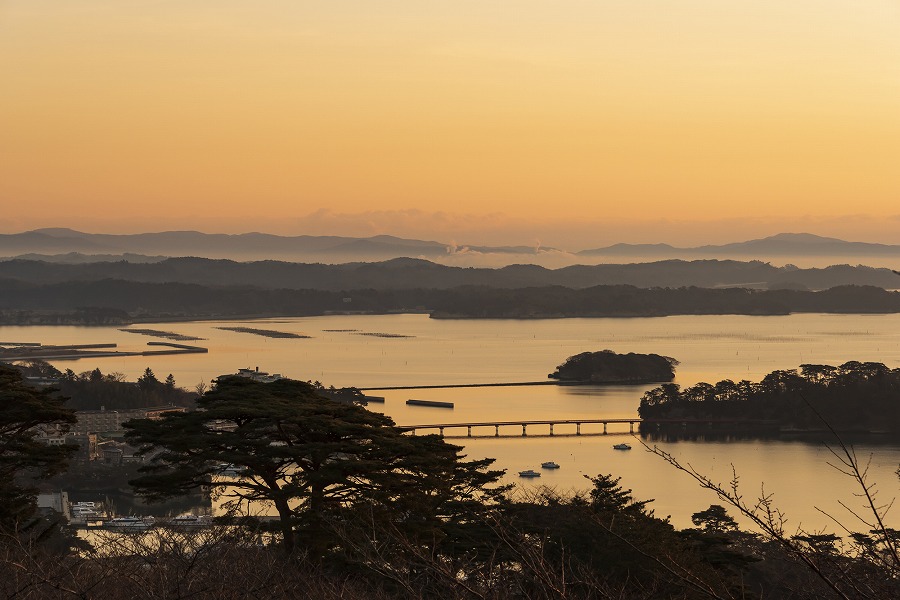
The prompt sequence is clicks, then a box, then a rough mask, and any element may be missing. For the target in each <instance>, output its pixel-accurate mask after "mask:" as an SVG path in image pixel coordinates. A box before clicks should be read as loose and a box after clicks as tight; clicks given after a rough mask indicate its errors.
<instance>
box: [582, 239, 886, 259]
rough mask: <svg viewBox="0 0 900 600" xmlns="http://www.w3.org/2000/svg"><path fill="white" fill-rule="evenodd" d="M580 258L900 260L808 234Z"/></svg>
mask: <svg viewBox="0 0 900 600" xmlns="http://www.w3.org/2000/svg"><path fill="white" fill-rule="evenodd" d="M577 254H578V255H579V256H616V255H619V256H676V255H680V254H685V255H708V256H735V255H738V256H757V255H759V256H882V255H897V256H898V257H900V245H891V244H877V243H870V242H848V241H845V240H840V239H837V238H830V237H823V236H819V235H814V234H811V233H779V234H777V235H772V236H769V237H765V238H761V239H756V240H748V241H745V242H733V243H730V244H721V245H710V244H708V245H704V246H694V247H676V246H671V245H669V244H613V245H611V246H605V247H602V248H593V249H590V250H582V251H580V252H578V253H577Z"/></svg>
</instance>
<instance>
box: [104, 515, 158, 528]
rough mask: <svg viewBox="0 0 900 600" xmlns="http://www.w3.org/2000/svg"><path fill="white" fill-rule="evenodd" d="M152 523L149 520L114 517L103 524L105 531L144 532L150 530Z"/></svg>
mask: <svg viewBox="0 0 900 600" xmlns="http://www.w3.org/2000/svg"><path fill="white" fill-rule="evenodd" d="M151 525H153V521H152V520H150V519H142V518H140V517H116V518H115V519H110V520H109V521H107V522H106V523H104V524H103V527H104V528H105V529H114V530H116V531H144V530H145V529H150V526H151Z"/></svg>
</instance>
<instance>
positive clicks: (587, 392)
mask: <svg viewBox="0 0 900 600" xmlns="http://www.w3.org/2000/svg"><path fill="white" fill-rule="evenodd" d="M242 325H246V326H250V327H257V328H263V329H275V330H279V331H288V332H294V333H301V334H305V335H310V336H312V338H311V339H276V338H265V337H260V336H256V335H251V334H246V333H236V332H231V331H223V330H220V329H216V327H222V326H242ZM141 327H147V328H153V329H161V330H166V331H173V332H177V333H181V334H185V335H194V336H197V337H202V338H206V341H203V342H197V344H199V345H204V346H206V347H208V348H209V350H210V351H209V354H193V355H176V356H157V357H121V358H102V359H82V360H77V361H55V362H54V365H55V366H57V367H58V368H60V369H66V368H71V369H72V370H74V371H76V372H81V371H86V370H91V369H93V368H95V367H99V368H100V369H101V370H102V371H104V372H112V371H119V372H122V373H124V374H126V375H127V376H128V378H129V379H134V378H136V377H137V376H139V375H140V374H141V373H142V372H143V370H144V368H146V367H148V366H149V367H150V368H152V369H153V371H154V372H155V373H156V374H157V376H158V377H160V378H161V379H162V378H164V377H165V376H166V375H167V374H169V373H172V374H173V375H174V376H175V379H176V381H177V383H178V384H179V385H181V386H184V387H193V386H194V385H195V384H197V383H199V382H201V381H203V382H207V383H208V382H209V381H210V380H211V379H213V378H215V377H216V376H218V375H221V374H225V373H234V372H235V371H236V370H237V369H238V368H241V367H257V366H258V367H259V368H260V369H261V370H264V371H269V372H278V373H281V374H283V375H285V376H288V377H292V378H295V379H304V380H305V379H311V380H319V381H321V382H323V383H325V384H326V385H335V386H345V385H354V386H358V387H362V388H366V387H376V386H391V385H434V384H454V383H493V382H507V381H541V380H545V379H546V376H547V373H550V372H551V371H553V370H554V368H555V366H556V365H558V364H560V363H562V362H563V361H564V360H565V359H566V357H568V356H570V355H572V354H576V353H578V352H584V351H590V350H602V349H605V348H609V349H611V350H615V351H616V352H654V353H657V354H663V355H667V356H672V357H674V358H676V359H678V360H679V361H680V362H681V364H680V365H679V367H678V370H677V379H676V382H677V383H680V384H681V385H691V384H694V383H696V382H698V381H710V382H715V381H718V380H720V379H724V378H729V379H734V380H739V379H749V380H751V381H758V380H759V379H761V378H762V377H763V376H765V375H766V374H767V373H768V372H770V371H772V370H774V369H783V368H794V367H797V366H799V365H800V364H801V363H822V364H832V365H838V364H841V363H843V362H846V361H848V360H860V361H878V362H883V363H885V364H887V365H888V366H889V367H897V366H900V316H897V315H864V316H860V315H791V316H784V317H747V316H702V317H692V316H681V317H665V318H652V319H649V318H648V319H558V320H556V319H554V320H534V321H511V320H489V321H466V320H460V321H456V320H454V321H442V320H433V319H429V318H428V317H427V316H425V315H385V316H370V315H366V316H343V315H340V316H328V317H314V318H283V319H267V320H258V321H228V322H224V321H223V322H212V321H205V322H189V323H159V324H146V325H141ZM348 330H353V331H348ZM363 333H369V334H372V333H383V334H392V335H400V336H409V337H377V336H372V335H360V334H363ZM153 339H155V338H149V337H144V336H138V335H134V334H127V333H123V332H120V331H118V330H116V329H115V328H86V327H0V340H2V341H4V342H40V343H43V344H74V343H80V344H86V343H116V344H118V346H119V350H139V349H146V346H145V344H146V342H147V341H150V340H153ZM650 387H652V386H591V387H566V386H561V387H555V386H535V387H498V388H462V389H460V388H457V389H438V390H397V391H385V392H373V394H377V395H382V396H384V397H385V399H386V401H385V403H384V404H383V405H378V404H373V405H371V406H370V408H371V409H372V410H376V411H383V412H385V413H386V414H388V415H389V416H391V417H392V418H393V419H394V420H395V421H396V422H397V423H399V424H405V425H409V424H423V423H437V422H447V423H452V422H467V421H490V420H501V419H505V420H532V419H547V418H556V419H563V418H576V417H581V418H601V417H610V418H613V417H632V416H635V415H636V410H637V406H638V402H639V400H640V397H641V395H642V394H643V392H644V391H645V390H646V389H649V388H650ZM409 398H416V399H426V400H444V401H450V402H454V403H455V407H454V408H453V409H452V410H451V409H435V408H424V407H409V406H406V404H405V401H406V400H407V399H409ZM851 401H852V400H851ZM599 430H600V429H599V426H595V429H590V428H587V427H585V428H583V429H582V431H583V432H591V433H597V432H599ZM627 430H628V428H627V425H626V426H625V427H624V428H621V427H619V428H618V429H614V428H613V427H612V426H611V427H610V432H611V434H610V435H607V436H602V435H582V436H577V437H576V436H574V435H566V434H571V433H574V427H572V428H571V429H566V428H565V427H563V426H557V427H556V433H557V434H558V435H556V436H554V437H548V436H546V435H540V434H546V433H548V432H547V429H546V428H529V437H528V438H527V439H522V438H521V437H515V436H513V435H512V434H515V433H517V431H516V429H514V428H508V429H507V430H504V431H503V433H504V434H509V435H511V437H501V438H494V437H493V428H491V429H490V430H487V429H485V430H483V431H478V430H476V431H475V434H476V435H484V436H485V437H475V438H472V439H467V438H455V439H453V440H451V441H453V442H454V443H458V444H461V445H464V446H465V447H466V452H467V453H468V454H469V455H470V456H471V457H473V458H474V457H483V456H491V457H494V458H496V459H497V463H496V466H497V467H499V468H504V469H508V472H509V473H510V475H508V477H507V479H508V480H509V481H510V482H514V483H517V484H519V485H523V486H532V485H550V486H554V487H557V488H558V489H560V490H568V489H586V488H587V487H588V485H589V484H588V482H587V481H586V480H585V479H584V477H583V475H596V474H598V473H612V474H615V475H617V476H621V477H622V483H623V484H624V485H625V486H626V487H630V488H632V489H633V490H634V494H635V496H636V497H638V498H642V499H643V498H656V502H654V504H653V506H654V507H655V508H656V511H657V514H660V515H671V516H672V520H673V522H674V523H675V524H676V525H679V526H687V525H689V524H690V515H691V513H693V512H696V511H698V510H702V509H704V508H706V507H707V506H708V505H709V504H711V503H715V502H717V499H716V497H715V496H714V495H713V494H712V493H710V492H706V491H704V490H701V489H699V488H698V486H697V485H696V483H695V482H693V481H692V480H691V479H690V478H688V477H687V476H686V475H684V474H683V473H679V472H678V471H676V470H675V469H673V468H672V467H670V466H669V465H667V464H665V463H664V462H663V461H662V460H661V459H660V458H658V457H656V456H654V455H652V454H650V453H648V452H646V451H645V450H644V449H643V448H642V447H641V446H640V444H639V443H638V442H637V440H632V439H631V437H629V435H628V433H627ZM463 431H464V430H463ZM518 432H519V433H520V432H521V429H519V430H518ZM559 434H563V435H559ZM619 441H628V442H629V443H631V445H632V446H633V447H634V449H633V450H631V451H616V450H613V449H612V444H614V443H616V442H619ZM659 446H660V447H662V448H664V449H665V450H666V451H668V452H670V453H672V454H673V455H675V456H676V457H677V458H678V459H679V460H680V461H682V462H684V463H690V464H691V465H693V466H694V467H696V468H697V469H698V470H700V471H702V472H704V473H706V474H708V475H709V476H710V477H712V478H713V479H715V480H717V481H722V482H726V483H727V482H728V481H730V480H731V478H732V465H733V467H734V469H735V470H736V471H737V473H738V475H739V476H740V483H741V489H742V491H743V493H744V495H745V496H746V497H748V498H752V497H755V496H756V495H758V494H759V493H760V491H761V489H764V490H765V492H766V493H773V494H774V498H775V502H776V504H777V505H778V506H779V507H780V508H781V509H782V510H783V511H784V512H786V513H787V516H788V518H789V523H788V525H789V527H790V528H795V527H798V526H802V527H804V528H805V529H807V530H817V529H821V528H827V529H831V530H835V529H837V528H836V527H835V526H834V525H833V524H832V523H831V522H830V520H829V519H828V518H827V517H825V516H824V515H823V514H822V513H821V512H820V511H819V510H817V508H818V509H821V510H824V511H826V512H829V513H831V514H833V515H834V516H837V517H839V518H841V520H843V521H845V522H846V524H847V525H848V526H851V528H852V527H857V525H856V524H854V523H852V521H851V520H850V519H849V515H848V513H846V511H843V509H841V508H840V505H839V503H838V501H839V500H842V501H844V502H845V503H847V504H849V505H850V506H853V507H859V505H860V501H859V499H857V498H855V497H854V496H853V492H854V491H855V489H854V488H853V485H852V482H851V481H850V480H849V479H847V478H846V477H845V476H843V475H841V474H839V473H838V472H837V471H836V470H834V469H833V468H831V467H829V466H828V464H827V462H828V461H829V459H830V458H831V457H830V454H829V453H828V450H827V449H826V448H825V446H824V445H823V444H822V443H821V442H817V441H809V440H807V441H794V440H752V441H747V440H740V441H679V442H672V443H659ZM856 450H857V452H858V454H859V455H860V456H861V457H862V458H864V459H866V460H868V459H869V458H870V457H871V465H870V468H869V476H870V478H871V480H872V481H877V482H878V485H879V487H878V489H879V490H880V496H879V500H880V501H882V502H885V503H886V502H888V501H889V500H890V499H891V498H893V497H894V496H895V495H897V493H898V491H900V485H898V479H897V476H896V475H895V474H894V471H895V470H896V469H897V467H898V464H900V444H897V443H893V442H891V443H881V442H878V441H877V440H862V441H857V445H856ZM547 460H555V461H556V462H558V463H559V464H560V465H561V468H560V469H559V470H557V471H544V472H543V476H542V477H541V478H540V479H536V480H532V481H530V482H526V481H524V480H521V479H519V478H518V477H516V476H515V473H516V472H517V471H519V470H522V469H526V468H538V467H539V464H540V463H541V462H543V461H547ZM832 462H833V460H832ZM889 521H890V522H891V523H892V524H893V525H894V526H895V527H897V526H898V525H900V518H897V519H889Z"/></svg>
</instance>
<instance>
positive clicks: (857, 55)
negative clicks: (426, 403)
mask: <svg viewBox="0 0 900 600" xmlns="http://www.w3.org/2000/svg"><path fill="white" fill-rule="evenodd" d="M898 31H900V4H898V3H897V2H896V1H893V0H882V1H872V0H856V1H838V0H815V1H812V0H793V1H791V2H784V1H783V0H780V1H772V0H752V1H751V0H729V1H728V2H722V1H721V0H681V1H678V0H641V1H636V0H618V1H603V0H582V1H565V0H561V1H559V2H548V1H535V0H520V1H517V2H510V1H509V0H503V1H497V0H477V1H466V0H454V1H436V2H422V1H421V0H418V1H412V0H396V1H391V0H384V1H380V2H371V1H366V2H362V1H355V0H354V1H334V2H302V1H300V2H298V1H296V0H294V1H289V0H256V1H254V2H248V1H246V0H245V1H241V2H238V1H235V0H216V2H209V1H205V2H201V1H198V0H177V1H176V0H169V1H167V0H66V1H65V2H63V1H60V0H55V1H51V0H21V1H16V0H12V1H10V0H6V1H4V0H0V81H2V87H0V92H2V93H0V206H2V217H0V231H3V232H12V231H21V230H23V229H31V228H36V227H44V226H71V227H74V228H77V229H82V230H86V231H105V232H113V231H128V232H132V231H148V230H161V229H200V230H204V231H229V232H231V231H246V230H262V231H271V232H275V233H285V234H304V233H306V234H316V233H348V234H353V235H359V234H365V233H394V234H397V235H407V236H416V237H424V238H431V239H434V238H439V239H442V240H448V239H458V240H460V241H465V242H468V243H472V242H489V241H492V240H498V241H502V242H506V243H510V242H513V241H516V240H517V241H518V242H520V243H528V244H530V243H532V242H533V241H534V240H535V239H541V240H543V241H544V243H554V244H560V243H561V242H563V241H565V242H568V243H569V244H570V245H575V246H580V247H591V246H596V245H601V244H605V243H608V242H615V241H656V240H659V241H669V242H681V241H683V240H682V239H681V238H690V239H693V240H694V241H698V242H707V241H710V242H716V241H732V240H736V239H744V238H746V237H753V236H758V235H766V234H770V233H776V232H778V231H801V230H805V231H811V232H814V233H822V234H827V235H836V236H839V237H845V238H853V239H871V240H873V241H885V242H894V243H896V242H900V227H896V225H898V224H900V217H898V215H900V202H898V200H900V169H898V166H897V165H898V164H900V35H898V34H897V32H898ZM700 235H705V236H706V238H704V239H697V236H700ZM488 238H490V239H488Z"/></svg>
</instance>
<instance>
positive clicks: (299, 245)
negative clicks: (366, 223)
mask: <svg viewBox="0 0 900 600" xmlns="http://www.w3.org/2000/svg"><path fill="white" fill-rule="evenodd" d="M461 251H462V252H472V253H480V254H500V255H528V254H534V253H535V249H533V248H529V247H527V246H489V247H488V246H466V247H463V248H458V247H456V246H455V245H452V244H445V243H441V242H434V241H427V240H411V239H404V238H399V237H394V236H390V235H377V236H373V237H367V238H356V237H342V236H315V235H300V236H280V235H271V234H267V233H242V234H234V235H231V234H221V233H201V232H198V231H165V232H160V233H139V234H122V235H115V234H96V233H82V232H80V231H74V230H72V229H64V228H62V229H61V228H53V229H38V230H35V231H26V232H23V233H14V234H0V256H6V257H28V258H36V259H42V260H53V261H56V262H94V261H97V260H98V259H99V260H107V259H109V258H111V257H115V256H122V257H123V258H125V259H127V260H129V261H130V262H137V261H141V262H146V261H148V260H159V258H161V257H175V256H199V257H204V258H228V259H233V260H263V259H276V260H293V261H306V262H316V261H317V262H352V261H360V262H361V261H367V262H368V261H380V260H388V259H391V258H399V257H420V258H437V257H441V256H446V255H448V254H451V253H459V252H461ZM545 251H552V249H550V250H545ZM154 257H155V258H154Z"/></svg>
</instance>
